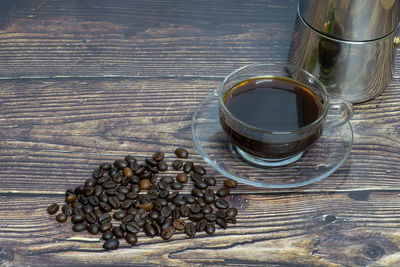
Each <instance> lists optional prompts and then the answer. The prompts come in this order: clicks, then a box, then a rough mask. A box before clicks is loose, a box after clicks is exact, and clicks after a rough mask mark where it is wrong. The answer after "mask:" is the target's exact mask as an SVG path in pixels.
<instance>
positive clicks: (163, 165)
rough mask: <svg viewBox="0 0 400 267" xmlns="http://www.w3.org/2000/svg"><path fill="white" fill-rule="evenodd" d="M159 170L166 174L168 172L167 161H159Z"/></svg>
mask: <svg viewBox="0 0 400 267" xmlns="http://www.w3.org/2000/svg"><path fill="white" fill-rule="evenodd" d="M157 169H158V170H159V171H160V172H165V171H167V170H168V164H167V163H166V162H165V161H159V162H158V163H157Z"/></svg>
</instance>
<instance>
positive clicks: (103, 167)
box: [99, 162, 111, 171]
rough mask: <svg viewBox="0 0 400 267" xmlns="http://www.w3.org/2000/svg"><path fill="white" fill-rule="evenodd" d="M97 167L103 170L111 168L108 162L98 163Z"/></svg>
mask: <svg viewBox="0 0 400 267" xmlns="http://www.w3.org/2000/svg"><path fill="white" fill-rule="evenodd" d="M99 168H100V169H102V170H103V171H108V170H109V169H110V168H111V164H110V163H108V162H104V163H102V164H100V166H99Z"/></svg>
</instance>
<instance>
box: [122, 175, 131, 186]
mask: <svg viewBox="0 0 400 267" xmlns="http://www.w3.org/2000/svg"><path fill="white" fill-rule="evenodd" d="M128 184H129V178H128V177H126V176H123V177H122V181H121V185H124V186H126V185H128Z"/></svg>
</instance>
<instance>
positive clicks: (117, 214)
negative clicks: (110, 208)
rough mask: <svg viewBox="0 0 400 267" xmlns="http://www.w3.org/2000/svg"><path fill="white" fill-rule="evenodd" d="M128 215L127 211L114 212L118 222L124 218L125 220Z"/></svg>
mask: <svg viewBox="0 0 400 267" xmlns="http://www.w3.org/2000/svg"><path fill="white" fill-rule="evenodd" d="M126 215H127V213H126V211H125V210H119V211H116V212H114V214H113V218H114V219H115V220H117V221H121V220H122V219H123V218H125V216H126Z"/></svg>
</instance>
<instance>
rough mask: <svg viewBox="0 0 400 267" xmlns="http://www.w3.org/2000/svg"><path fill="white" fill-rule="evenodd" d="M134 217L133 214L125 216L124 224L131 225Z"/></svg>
mask: <svg viewBox="0 0 400 267" xmlns="http://www.w3.org/2000/svg"><path fill="white" fill-rule="evenodd" d="M133 218H134V216H133V215H132V214H128V213H127V215H126V216H125V218H123V219H122V222H124V223H129V222H132V221H133Z"/></svg>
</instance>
